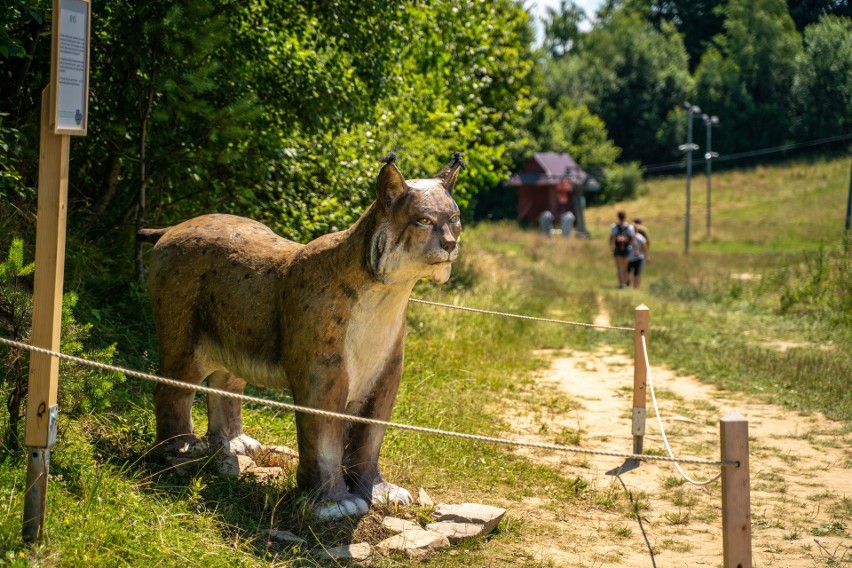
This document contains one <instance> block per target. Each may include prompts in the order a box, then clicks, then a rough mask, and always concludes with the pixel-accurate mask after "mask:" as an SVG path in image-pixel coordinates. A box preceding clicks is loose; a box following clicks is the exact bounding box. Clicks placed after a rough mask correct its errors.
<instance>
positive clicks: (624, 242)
mask: <svg viewBox="0 0 852 568" xmlns="http://www.w3.org/2000/svg"><path fill="white" fill-rule="evenodd" d="M615 228H616V230H617V231H618V232H617V233H616V234H615V250H616V252H627V247H628V246H630V234H629V232H628V229H629V228H630V226H629V225H624V226H622V225H616V226H615Z"/></svg>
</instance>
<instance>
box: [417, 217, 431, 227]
mask: <svg viewBox="0 0 852 568" xmlns="http://www.w3.org/2000/svg"><path fill="white" fill-rule="evenodd" d="M417 223H418V224H419V225H431V224H432V219H429V218H428V217H421V218H419V219H418V220H417Z"/></svg>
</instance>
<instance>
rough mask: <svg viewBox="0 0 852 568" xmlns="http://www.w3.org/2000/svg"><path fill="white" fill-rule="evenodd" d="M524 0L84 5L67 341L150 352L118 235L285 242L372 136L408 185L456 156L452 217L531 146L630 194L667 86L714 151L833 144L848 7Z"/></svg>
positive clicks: (313, 216)
mask: <svg viewBox="0 0 852 568" xmlns="http://www.w3.org/2000/svg"><path fill="white" fill-rule="evenodd" d="M526 4H528V3H527V2H515V1H512V0H470V1H464V2H462V1H458V0H430V1H428V2H427V1H423V0H417V1H402V0H339V1H336V2H333V3H332V2H299V1H296V0H246V1H243V2H233V1H223V2H210V1H195V2H178V1H174V0H156V1H150V0H134V1H127V0H99V1H98V2H95V3H93V4H92V10H93V13H92V36H91V54H90V57H91V65H90V101H89V105H90V117H89V130H88V135H87V136H86V137H79V138H74V139H72V149H71V173H70V175H71V180H70V191H69V201H70V202H69V222H68V225H69V229H68V231H69V232H68V239H69V244H68V267H67V275H66V289H67V290H73V291H77V292H78V294H77V295H76V296H73V295H72V296H69V304H70V305H69V308H68V310H69V311H68V314H67V318H66V319H67V321H66V324H67V325H68V326H71V327H69V329H73V330H75V331H74V332H73V333H71V335H70V339H69V341H72V340H77V341H78V342H83V341H84V340H88V339H89V333H90V331H89V328H88V327H87V326H86V325H83V324H79V323H77V322H76V320H80V321H87V322H98V323H101V324H103V325H102V327H101V330H102V331H101V332H100V334H99V337H98V341H97V342H95V343H97V344H98V346H99V347H102V348H103V349H104V351H102V352H100V355H99V356H102V357H103V358H106V359H109V358H110V357H112V356H113V348H112V347H108V346H110V345H113V344H117V345H118V346H119V353H123V354H124V356H125V357H129V358H131V359H132V358H133V357H134V356H139V357H141V356H142V353H143V352H144V351H145V350H146V349H148V348H149V347H150V346H151V345H152V344H153V341H152V338H151V335H150V334H151V331H150V330H151V327H150V324H149V322H147V321H145V318H146V317H147V316H146V315H144V313H145V312H146V311H147V308H146V306H145V302H144V287H142V286H140V285H139V284H137V282H136V279H137V278H136V274H135V268H134V260H133V259H134V247H135V243H134V232H135V228H136V227H137V226H139V225H142V226H163V225H167V224H171V223H174V222H176V221H179V220H182V219H185V218H188V217H191V216H194V215H197V214H201V213H209V212H227V213H235V214H240V215H246V216H250V217H252V218H255V219H258V220H260V221H262V222H265V223H267V224H269V225H270V226H271V227H272V228H273V229H275V230H276V231H278V232H279V233H281V234H282V235H284V236H287V237H288V238H292V239H294V240H298V241H306V240H308V239H310V238H312V237H315V236H317V235H319V234H323V233H326V232H329V231H333V230H339V229H342V228H344V227H346V226H348V225H349V224H350V223H351V222H352V221H353V220H354V219H355V218H356V217H357V216H358V215H359V213H360V212H361V211H362V210H363V209H364V208H365V206H366V205H367V204H368V203H369V202H370V201H371V200H372V199H373V190H374V179H375V175H376V173H377V172H378V169H379V162H378V159H379V157H380V156H382V155H383V154H385V153H387V152H388V151H395V152H397V154H398V155H399V156H400V160H399V164H400V167H401V169H402V171H403V172H404V173H405V174H406V175H407V176H408V177H420V176H423V175H429V174H433V173H434V172H436V171H437V170H438V168H439V166H440V165H441V164H442V163H444V162H446V161H447V159H448V158H449V157H450V155H451V154H452V152H454V151H463V152H464V153H465V159H466V161H467V165H468V170H467V172H466V173H465V174H464V178H463V182H462V183H459V189H458V192H457V194H456V199H457V201H458V202H459V205H460V206H461V208H462V210H463V211H466V212H467V215H468V216H470V215H471V212H472V211H473V210H474V207H473V205H474V204H475V202H476V199H477V196H478V195H483V194H484V193H486V192H488V191H492V190H493V189H494V188H495V187H498V186H499V184H500V183H501V182H502V181H504V180H505V179H507V178H508V176H509V174H510V173H511V172H512V171H513V169H514V168H515V167H516V166H517V165H518V164H519V163H520V162H522V161H523V160H524V159H525V158H526V157H528V156H529V154H530V153H531V152H533V151H536V150H546V151H568V152H570V153H571V154H572V155H573V156H574V157H575V158H576V159H577V160H578V162H579V163H580V164H582V165H583V166H584V167H585V168H586V169H587V170H589V171H591V172H594V173H595V175H596V176H598V177H599V178H600V180H601V182H602V189H603V190H602V195H601V199H602V200H615V199H618V198H622V197H624V196H627V195H630V194H631V192H633V191H635V187H636V184H637V183H638V181H639V180H640V179H641V176H642V172H643V168H644V167H645V166H648V165H652V164H657V163H663V162H669V161H672V160H677V159H679V157H680V154H679V152H678V150H677V147H678V145H679V144H682V143H683V142H684V140H685V131H686V121H687V114H686V110H685V109H684V106H683V104H684V102H685V101H690V102H691V103H692V104H695V105H698V106H700V107H701V108H702V109H704V112H706V113H709V114H712V115H717V116H719V117H720V126H719V127H718V128H717V129H716V130H715V133H714V150H717V151H718V152H720V153H723V154H725V153H735V152H747V151H751V150H756V149H763V148H768V147H773V146H778V145H783V144H789V143H791V142H793V143H794V142H812V141H819V140H826V139H830V140H840V141H841V142H843V141H845V143H847V144H848V142H849V139H850V138H849V135H852V7H850V4H849V2H848V0H789V1H788V2H786V3H785V2H784V1H783V0H729V1H723V0H702V1H698V2H693V1H684V0H669V1H659V0H609V1H608V2H606V3H605V4H604V6H603V7H602V9H601V10H600V11H599V12H598V13H597V14H584V13H583V12H582V10H580V9H579V8H578V7H577V6H576V5H574V4H573V3H572V2H569V1H566V2H563V3H562V5H561V6H560V8H559V9H557V10H552V9H551V10H548V12H547V14H546V16H545V18H544V21H543V22H542V27H543V30H544V33H543V41H538V40H537V39H536V34H535V31H534V26H533V22H532V20H531V18H530V16H529V14H528V12H527V6H526ZM0 10H2V13H3V14H4V17H3V19H2V21H0V253H2V255H0V262H2V263H3V265H2V267H3V270H0V289H2V290H3V292H2V294H0V328H2V329H0V332H2V333H3V334H4V335H6V336H16V337H26V336H27V333H28V331H27V323H26V321H23V320H20V318H18V319H16V318H17V316H15V314H16V313H21V312H20V310H17V308H16V307H15V306H18V305H19V304H20V303H21V302H25V300H24V299H21V298H22V296H20V294H19V292H18V291H17V286H19V285H22V286H24V287H26V286H27V285H28V284H27V282H28V279H31V278H30V276H29V271H28V270H27V264H28V260H31V256H32V248H33V244H34V242H35V239H34V218H35V208H36V207H35V205H36V189H35V188H36V186H37V173H38V117H39V105H40V93H41V90H42V89H43V88H44V87H45V86H46V84H47V81H48V75H49V67H50V35H51V3H50V2H48V1H46V0H0ZM584 23H590V25H584ZM698 120H699V118H698V117H696V121H698ZM696 125H697V127H698V126H699V125H698V122H696ZM697 132H702V131H701V130H700V128H699V130H698V131H697ZM15 237H20V238H21V239H22V241H15V242H19V243H22V244H18V245H15V246H11V245H12V243H13V238H15ZM22 283H23V284H22ZM77 297H79V300H77V299H76V298H77ZM75 302H77V304H76V305H75ZM72 308H74V312H73V313H72V311H71V310H72ZM16 310H17V311H16ZM131 316H132V317H131ZM75 317H76V320H75ZM19 320H20V321H19ZM74 326H76V327H74ZM72 343H73V341H72ZM69 348H71V347H69ZM71 349H72V351H73V348H71ZM78 349H81V347H78ZM2 354H3V356H4V357H6V358H7V359H8V358H9V357H12V356H13V355H14V354H11V355H10V354H9V352H8V350H6V351H4V352H3V353H2ZM16 364H17V363H16ZM6 369H13V367H5V366H4V370H3V371H2V372H3V373H7V372H12V371H7V370H6ZM14 369H17V370H16V371H14V373H20V372H24V371H23V370H21V369H19V368H18V367H14ZM3 383H4V385H6V386H4V387H3V388H4V392H3V393H2V394H3V395H4V396H3V398H4V400H9V401H10V402H9V404H12V402H11V401H13V400H14V404H16V405H17V404H19V403H20V402H21V398H20V397H17V398H14V399H13V398H9V395H8V393H7V387H8V385H10V384H13V383H14V380H13V379H11V378H4V380H3ZM108 383H109V380H108V378H107V379H104V381H103V384H104V385H106V384H108ZM101 390H102V391H103V392H101V391H99V392H100V394H97V395H96V394H92V395H91V396H92V397H94V398H98V397H101V398H102V397H106V396H107V394H108V393H107V392H106V391H108V388H106V387H104V388H103V389H101ZM95 402H96V401H95ZM93 404H94V403H93Z"/></svg>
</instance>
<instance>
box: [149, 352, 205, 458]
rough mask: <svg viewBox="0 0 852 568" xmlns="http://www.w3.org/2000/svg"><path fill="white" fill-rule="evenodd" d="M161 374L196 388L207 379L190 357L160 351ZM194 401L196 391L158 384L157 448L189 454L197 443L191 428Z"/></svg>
mask: <svg viewBox="0 0 852 568" xmlns="http://www.w3.org/2000/svg"><path fill="white" fill-rule="evenodd" d="M160 373H161V374H162V375H164V376H165V377H167V378H172V379H177V380H181V381H185V382H186V383H188V384H189V385H193V386H195V385H198V384H199V383H201V381H202V380H203V379H204V377H203V375H202V370H201V369H200V368H199V367H198V365H197V364H196V363H195V361H194V358H193V357H192V356H191V355H187V356H185V357H175V356H171V355H170V354H168V353H162V352H161V354H160ZM194 399H195V390H194V389H191V388H180V387H174V386H170V385H164V384H158V385H157V389H156V391H155V392H154V414H155V416H156V419H157V445H158V446H160V447H162V449H164V450H165V451H166V452H174V451H188V450H191V449H192V448H193V446H194V445H195V443H196V442H197V439H196V437H195V435H194V433H193V429H192V401H193V400H194Z"/></svg>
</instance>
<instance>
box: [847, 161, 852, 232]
mask: <svg viewBox="0 0 852 568" xmlns="http://www.w3.org/2000/svg"><path fill="white" fill-rule="evenodd" d="M850 230H852V171H850V172H849V196H848V197H847V198H846V232H847V233H848V232H849V231H850Z"/></svg>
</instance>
